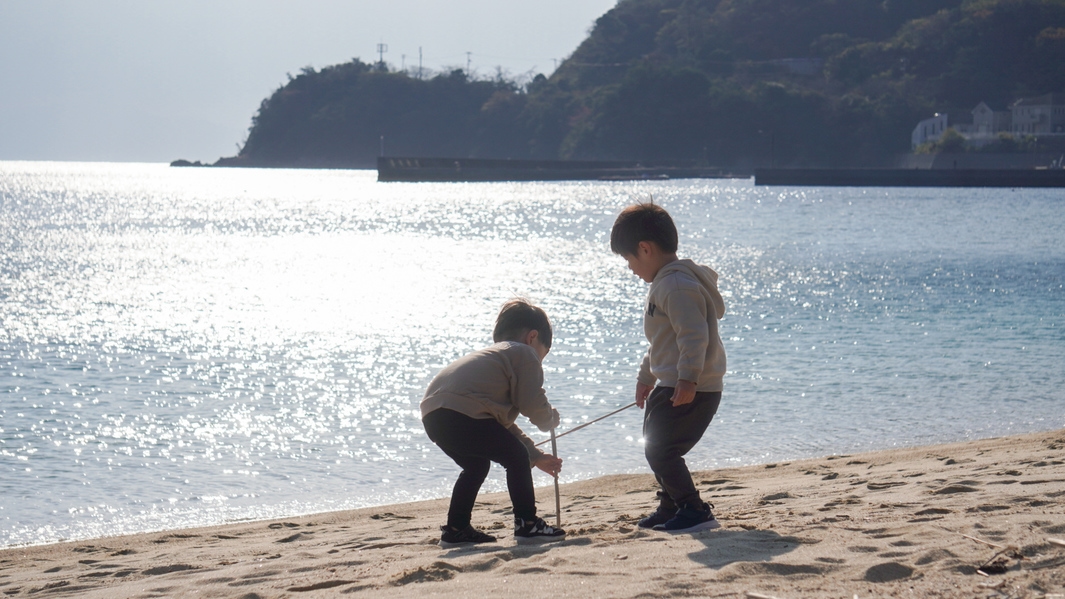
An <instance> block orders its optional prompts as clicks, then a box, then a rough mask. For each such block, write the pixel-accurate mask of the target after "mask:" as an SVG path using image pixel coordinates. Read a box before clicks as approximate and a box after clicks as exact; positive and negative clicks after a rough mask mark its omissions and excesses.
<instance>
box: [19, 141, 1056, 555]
mask: <svg viewBox="0 0 1065 599" xmlns="http://www.w3.org/2000/svg"><path fill="white" fill-rule="evenodd" d="M649 198H653V199H654V201H655V202H657V203H660V204H661V205H663V206H665V207H666V208H667V209H668V210H669V211H670V212H671V213H672V214H673V216H674V219H675V220H676V222H677V224H678V228H679V230H680V236H681V250H680V253H681V254H682V255H683V256H688V257H692V258H694V259H695V260H697V261H699V262H703V263H706V264H709V265H711V266H712V267H713V268H715V269H716V270H717V271H718V272H719V273H720V287H721V290H722V293H723V295H724V297H725V299H726V301H727V303H728V313H727V315H726V316H725V318H724V320H723V321H722V322H721V334H722V337H723V339H724V343H725V347H726V350H727V353H728V363H729V367H728V375H727V376H726V379H725V380H726V388H725V392H724V398H723V400H722V403H721V409H720V411H719V412H718V415H717V417H716V418H715V419H714V422H713V423H712V424H711V426H710V429H709V430H708V432H707V435H706V436H705V437H704V439H703V440H702V442H701V443H700V444H699V445H698V446H697V447H696V448H695V449H694V450H693V451H692V453H691V454H690V455H689V463H690V465H691V466H692V468H697V469H712V468H718V467H726V466H740V465H747V464H757V463H768V462H775V461H780V460H790V459H796V458H802V457H812V456H823V455H828V454H840V453H852V452H858V451H864V450H875V449H883V448H889V447H896V446H912V445H918V444H927V443H937V442H947V441H957V440H964V439H974V438H981V437H990V436H998V435H1008V434H1015V433H1023V432H1029V431H1037V430H1047V429H1055V428H1060V427H1062V426H1063V425H1065V367H1063V366H1065V289H1063V285H1065V243H1063V237H1062V236H1063V231H1065V192H1063V191H1062V190H1037V189H914V188H899V189H884V188H812V187H805V188H797V187H755V186H754V185H753V184H752V182H751V181H749V180H677V181H653V182H561V183H557V182H546V183H545V182H532V183H378V182H376V181H375V173H374V172H372V171H321V170H257V169H211V168H202V169H196V168H186V169H178V168H169V167H167V166H165V165H156V164H76V163H32V162H4V163H0V546H9V545H17V544H32V543H47V542H54V541H59V540H63V539H83V538H90V537H99V536H107V535H116V534H123V533H132V532H140V531H149V530H160V529H174V528H183V527H190V526H200V525H209V524H217V523H222V522H230V521H236V520H245V519H260V518H271V517H281V516H288V515H295V514H304V513H313V512H322V511H328V510H337V509H345V508H357V507H365V506H373V505H381V504H386V503H395V502H404V501H411V500H418V499H425V498H434V497H446V496H447V495H448V494H449V493H450V488H451V485H452V484H453V482H454V479H455V477H456V475H457V473H458V470H457V467H456V466H455V465H454V464H453V463H452V462H451V461H450V460H449V459H448V458H447V457H446V456H444V455H443V453H442V452H440V451H439V450H438V449H436V447H435V446H434V445H432V443H431V442H429V440H428V439H427V438H426V436H425V434H424V432H423V430H422V426H421V422H420V419H419V412H418V403H419V401H420V399H421V397H422V393H423V390H424V389H425V386H426V384H427V383H428V382H429V380H430V379H431V378H432V376H433V375H434V374H435V373H436V372H437V371H438V370H439V369H440V368H442V367H443V366H444V365H445V364H447V363H448V362H449V361H451V360H454V359H455V358H457V357H459V356H461V355H463V354H464V353H466V352H468V351H471V350H474V349H477V348H480V347H483V346H485V345H487V344H489V343H490V336H491V328H492V324H493V319H494V317H495V314H496V311H497V310H498V308H499V306H500V305H501V304H502V303H503V302H505V301H506V300H507V299H509V298H512V297H515V296H523V297H527V298H529V299H531V300H532V301H534V302H536V303H538V304H540V305H542V306H543V307H544V308H545V309H546V310H547V312H548V314H549V315H550V316H551V318H552V320H553V322H554V326H555V342H554V346H553V349H552V351H551V353H550V354H549V355H548V357H547V359H546V360H545V362H544V367H545V372H546V383H545V387H546V389H547V393H548V396H549V397H550V399H551V400H552V402H553V403H554V405H555V406H557V407H558V409H559V411H560V412H561V414H562V416H563V424H562V426H561V427H560V429H559V432H563V431H564V430H566V429H569V428H573V427H575V426H577V425H579V424H580V423H582V422H586V421H588V420H591V419H594V418H596V417H598V416H600V415H602V414H606V413H608V412H610V411H612V410H614V409H616V408H618V407H621V406H624V405H626V404H628V403H629V402H631V401H632V396H633V390H634V384H635V374H636V370H637V366H638V364H639V363H640V359H641V357H642V354H643V352H644V350H645V348H646V342H645V340H644V338H643V333H642V325H641V316H642V304H643V301H644V298H645V294H646V291H647V285H646V284H644V283H642V282H641V281H639V280H638V279H637V278H636V277H634V276H633V275H632V274H631V273H630V272H629V271H628V270H627V268H626V267H625V262H624V260H622V259H621V258H619V257H617V256H615V255H613V254H611V253H610V250H609V247H608V238H609V231H610V226H611V223H612V222H613V220H614V218H615V216H616V214H617V213H618V211H619V210H620V209H621V208H622V207H624V206H625V205H627V204H630V203H632V202H635V201H641V200H647V199H649ZM640 418H641V414H640V412H639V411H638V410H637V409H636V408H632V409H630V410H627V411H624V412H622V413H620V414H618V415H616V416H614V417H612V418H610V419H607V420H605V421H603V422H601V423H598V424H595V425H592V426H590V427H587V428H585V429H583V430H581V431H579V432H576V433H574V434H573V435H570V436H567V437H563V438H562V439H560V441H559V444H558V445H559V452H560V455H561V457H563V458H564V460H565V465H564V470H563V475H562V480H563V481H573V480H579V479H587V478H590V477H594V476H597V475H602V474H608V473H618V472H646V471H647V468H646V463H645V461H644V459H643V452H642V445H641V429H640ZM519 424H520V425H522V426H523V428H524V429H525V430H526V431H527V432H529V433H530V434H531V435H532V436H533V437H534V438H536V439H538V440H543V439H546V438H547V436H546V435H545V434H544V433H542V432H540V431H537V430H536V429H535V427H533V426H531V425H530V424H529V423H528V422H527V421H526V420H524V419H520V420H519ZM536 477H537V478H536V482H537V484H539V485H544V484H548V483H549V482H550V479H548V478H547V477H546V476H545V475H543V474H541V473H539V472H537V474H536ZM504 487H505V483H504V478H503V473H502V472H501V471H500V470H499V469H498V468H496V469H494V470H493V472H492V473H491V474H490V477H489V480H488V481H487V483H486V485H485V490H501V489H503V488H504ZM649 501H651V500H650V499H649ZM443 517H444V514H441V521H442V520H443Z"/></svg>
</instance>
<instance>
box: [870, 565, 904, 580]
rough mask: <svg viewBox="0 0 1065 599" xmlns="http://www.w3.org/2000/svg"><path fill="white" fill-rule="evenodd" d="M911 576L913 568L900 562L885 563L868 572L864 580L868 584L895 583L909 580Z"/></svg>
mask: <svg viewBox="0 0 1065 599" xmlns="http://www.w3.org/2000/svg"><path fill="white" fill-rule="evenodd" d="M911 575H913V568H911V567H909V566H904V565H902V564H900V563H898V562H885V563H883V564H877V565H875V566H873V567H872V568H869V569H868V570H866V571H865V577H864V580H865V581H866V582H893V581H895V580H902V579H904V578H909V577H910V576H911Z"/></svg>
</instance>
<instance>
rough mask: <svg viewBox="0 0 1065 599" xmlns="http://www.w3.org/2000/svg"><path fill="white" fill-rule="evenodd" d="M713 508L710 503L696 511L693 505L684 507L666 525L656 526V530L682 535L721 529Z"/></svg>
mask: <svg viewBox="0 0 1065 599" xmlns="http://www.w3.org/2000/svg"><path fill="white" fill-rule="evenodd" d="M712 507H713V506H711V505H710V504H708V503H704V504H703V505H702V506H701V508H700V509H696V508H695V507H694V506H691V505H682V506H681V507H680V509H679V510H677V515H675V516H673V518H671V519H670V520H669V521H667V522H665V523H664V524H659V525H658V526H655V527H654V530H662V531H665V532H671V533H680V532H696V531H700V530H712V529H714V528H720V527H721V524H720V523H718V521H717V519H716V518H714V512H713V511H711V508H712Z"/></svg>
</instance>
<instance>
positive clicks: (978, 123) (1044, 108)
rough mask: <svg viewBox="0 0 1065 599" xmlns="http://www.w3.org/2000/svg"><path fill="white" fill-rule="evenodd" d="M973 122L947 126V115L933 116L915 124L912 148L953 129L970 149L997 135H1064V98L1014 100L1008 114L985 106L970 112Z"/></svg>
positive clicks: (1062, 96) (1052, 96)
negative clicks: (966, 141)
mask: <svg viewBox="0 0 1065 599" xmlns="http://www.w3.org/2000/svg"><path fill="white" fill-rule="evenodd" d="M972 115H973V122H972V124H969V123H950V122H949V121H948V118H947V115H946V114H936V115H935V116H934V117H932V118H930V119H925V120H923V121H921V122H920V123H917V127H915V128H914V130H913V133H911V134H910V143H911V144H912V146H913V147H914V148H916V147H917V146H919V145H921V144H923V143H927V142H930V141H938V140H939V139H940V138H941V137H943V132H944V131H946V130H947V129H954V130H955V131H957V132H958V133H959V134H961V136H962V137H964V138H965V139H966V140H968V141H969V143H971V144H972V145H976V146H980V145H983V144H986V143H990V142H991V141H992V140H994V139H995V138H996V137H997V136H998V134H999V133H1009V134H1012V135H1014V136H1017V137H1023V136H1025V135H1035V136H1045V135H1065V94H1046V95H1043V96H1039V97H1036V98H1028V99H1021V100H1017V101H1016V102H1014V103H1013V105H1012V106H1010V109H1009V110H992V109H991V107H990V106H988V105H987V104H986V103H984V102H980V103H979V104H977V105H976V108H973V110H972Z"/></svg>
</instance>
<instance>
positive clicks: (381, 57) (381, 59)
mask: <svg viewBox="0 0 1065 599" xmlns="http://www.w3.org/2000/svg"><path fill="white" fill-rule="evenodd" d="M385 52H388V44H377V64H378V66H380V67H384V66H385Z"/></svg>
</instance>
